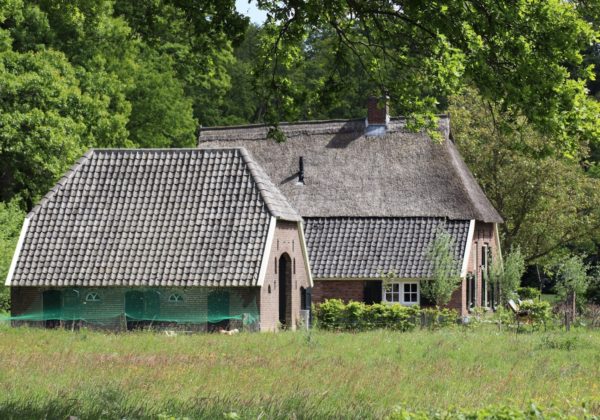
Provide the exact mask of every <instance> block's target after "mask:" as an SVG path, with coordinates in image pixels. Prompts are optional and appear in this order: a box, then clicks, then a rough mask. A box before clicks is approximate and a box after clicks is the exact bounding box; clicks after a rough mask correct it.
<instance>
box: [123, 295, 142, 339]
mask: <svg viewBox="0 0 600 420" xmlns="http://www.w3.org/2000/svg"><path fill="white" fill-rule="evenodd" d="M144 306H145V304H144V293H143V292H140V291H139V290H131V291H129V292H127V293H125V318H126V320H127V329H128V330H134V329H137V328H142V327H143V326H144Z"/></svg>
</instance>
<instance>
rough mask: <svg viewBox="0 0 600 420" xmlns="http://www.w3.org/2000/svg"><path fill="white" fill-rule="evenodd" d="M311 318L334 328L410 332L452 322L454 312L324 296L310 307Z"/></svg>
mask: <svg viewBox="0 0 600 420" xmlns="http://www.w3.org/2000/svg"><path fill="white" fill-rule="evenodd" d="M313 313H314V315H315V321H316V324H317V326H318V327H319V328H322V329H325V330H337V331H368V330H374V329H381V328H384V329H389V330H395V331H411V330H414V329H415V328H416V327H417V326H427V327H431V328H437V327H444V326H448V325H454V324H455V322H456V320H457V318H458V314H457V313H456V311H453V310H449V309H440V310H438V309H434V308H425V309H421V308H419V307H418V306H402V305H388V304H381V303H376V304H373V305H367V304H365V303H362V302H355V301H350V302H348V303H347V304H346V303H344V302H343V301H342V300H340V299H328V300H326V301H324V302H323V303H321V304H320V305H317V306H316V307H315V308H314V312H313Z"/></svg>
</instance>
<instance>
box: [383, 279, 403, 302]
mask: <svg viewBox="0 0 600 420" xmlns="http://www.w3.org/2000/svg"><path fill="white" fill-rule="evenodd" d="M385 301H386V302H390V303H400V283H392V284H390V285H389V286H388V290H386V292H385Z"/></svg>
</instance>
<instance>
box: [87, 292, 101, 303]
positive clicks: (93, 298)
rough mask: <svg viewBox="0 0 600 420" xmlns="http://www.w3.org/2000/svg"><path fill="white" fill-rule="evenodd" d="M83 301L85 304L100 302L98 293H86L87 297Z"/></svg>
mask: <svg viewBox="0 0 600 420" xmlns="http://www.w3.org/2000/svg"><path fill="white" fill-rule="evenodd" d="M85 301H86V302H100V296H99V295H98V293H94V292H92V293H88V294H87V296H86V297H85Z"/></svg>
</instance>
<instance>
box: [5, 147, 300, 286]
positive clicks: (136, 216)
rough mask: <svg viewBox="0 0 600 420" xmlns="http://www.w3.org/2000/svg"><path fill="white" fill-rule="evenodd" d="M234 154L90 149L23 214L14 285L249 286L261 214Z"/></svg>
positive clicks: (278, 208)
mask: <svg viewBox="0 0 600 420" xmlns="http://www.w3.org/2000/svg"><path fill="white" fill-rule="evenodd" d="M271 216H275V217H277V218H281V219H285V220H294V221H297V220H301V219H300V216H299V215H298V214H297V213H296V212H295V211H294V210H293V209H292V208H291V206H290V205H289V204H288V203H287V201H286V199H285V198H284V197H283V196H282V195H281V193H280V192H279V191H278V190H277V188H275V187H274V185H273V184H272V183H271V182H270V181H269V179H268V177H267V176H266V175H265V174H264V172H263V171H262V169H261V168H260V167H259V166H258V165H256V163H254V161H253V160H252V159H251V157H250V156H249V155H248V153H247V152H246V151H245V150H243V149H220V150H219V149H215V150H199V149H171V150H152V149H147V150H92V151H90V152H88V153H87V154H86V155H85V156H84V157H83V158H82V159H80V161H79V162H78V163H77V165H75V166H74V167H73V169H72V170H71V171H70V172H69V173H67V174H66V175H65V177H63V178H62V179H61V181H59V183H58V184H57V185H56V186H55V187H54V188H53V189H52V191H51V192H50V193H49V194H47V195H46V197H45V198H44V199H43V200H42V201H41V202H40V204H39V205H38V206H37V207H36V208H34V210H33V211H32V212H31V213H30V214H29V215H28V219H29V227H28V229H27V232H26V235H25V239H24V242H23V247H22V249H21V252H20V255H19V257H18V261H17V263H16V267H15V271H14V275H13V277H12V281H11V284H12V285H14V286H39V285H48V286H134V285H135V286H146V285H147V286H253V285H256V284H257V282H258V276H259V270H260V264H261V261H262V257H263V252H264V249H265V244H266V240H267V233H268V228H269V221H270V217H271Z"/></svg>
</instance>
